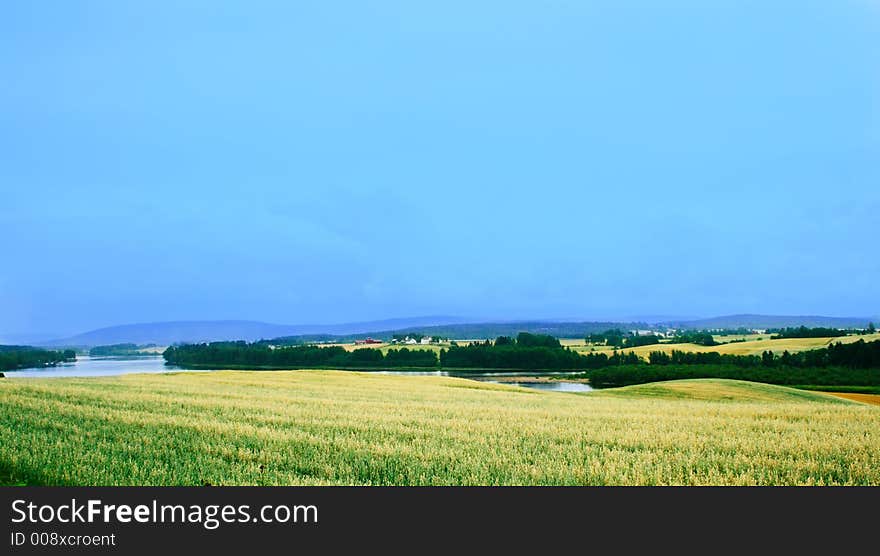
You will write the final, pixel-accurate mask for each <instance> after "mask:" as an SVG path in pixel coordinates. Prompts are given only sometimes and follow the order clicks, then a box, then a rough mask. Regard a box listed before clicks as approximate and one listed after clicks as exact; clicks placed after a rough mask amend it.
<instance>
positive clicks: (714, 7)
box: [0, 0, 880, 333]
mask: <svg viewBox="0 0 880 556" xmlns="http://www.w3.org/2000/svg"><path fill="white" fill-rule="evenodd" d="M138 4H140V5H138ZM878 237H880V2H877V1H873V0H859V1H846V0H835V1H830V0H826V1H823V2H810V1H805V0H797V1H774V2H766V1H755V2H747V1H735V2H721V1H718V2H704V1H693V2H647V1H646V2H637V3H632V2H617V1H615V2H611V1H608V2H601V3H600V2H587V1H570V2H563V1H552V2H551V1H543V2H539V1H533V2H512V1H498V2H489V1H485V2H472V1H466V2H454V1H450V0H444V1H442V2H411V1H400V2H344V3H343V2H332V1H328V0H321V1H316V2H303V1H296V2H277V3H263V2H235V3H229V4H228V5H226V4H223V3H221V2H217V1H210V2H204V3H198V2H142V3H136V2H114V1H108V2H25V1H20V2H5V3H4V4H3V7H2V8H0V249H2V259H0V261H2V262H0V332H51V333H72V332H78V331H82V330H85V329H89V328H94V327H99V326H106V325H112V324H120V323H127V322H143V321H157V320H179V319H255V320H265V321H271V322H280V323H327V322H341V321H353V320H369V319H378V318H387V317H401V316H415V315H425V314H444V315H463V316H470V317H486V318H496V319H510V318H524V317H536V318H538V317H539V318H548V317H560V318H564V317H570V318H584V319H592V318H609V317H625V316H631V315H656V314H664V315H695V316H700V315H715V314H727V313H740V312H760V313H774V314H826V315H869V316H872V315H877V314H878V313H880V285H878V284H880V256H878V253H880V249H878V245H880V242H878Z"/></svg>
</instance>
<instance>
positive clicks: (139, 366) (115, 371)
mask: <svg viewBox="0 0 880 556" xmlns="http://www.w3.org/2000/svg"><path fill="white" fill-rule="evenodd" d="M202 371H204V369H202ZM168 372H186V370H185V369H181V368H180V367H175V366H173V365H165V359H164V358H163V357H162V356H161V355H158V356H156V357H89V356H88V355H80V356H77V358H76V362H75V363H65V364H63V365H58V366H57V367H44V368H40V369H23V370H20V371H5V373H4V374H5V375H6V376H7V377H9V378H16V377H21V378H28V377H36V378H52V377H88V376H113V375H127V374H133V373H168ZM266 372H271V371H266ZM372 372H376V373H379V374H395V375H412V376H455V377H458V378H468V379H472V380H479V381H483V382H491V383H494V384H509V385H511V386H521V387H523V388H533V389H535V390H552V391H555V392H589V391H590V390H592V388H591V387H590V385H589V384H583V383H580V382H565V381H553V382H503V383H502V382H501V381H497V380H492V378H493V377H500V376H523V377H525V376H534V375H535V373H530V372H527V371H521V372H505V373H491V372H488V373H466V374H465V373H462V374H455V373H454V372H453V373H449V372H447V371H372Z"/></svg>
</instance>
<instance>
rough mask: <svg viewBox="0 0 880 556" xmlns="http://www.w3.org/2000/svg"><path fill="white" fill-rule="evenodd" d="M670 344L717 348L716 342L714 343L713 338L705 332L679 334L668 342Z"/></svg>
mask: <svg viewBox="0 0 880 556" xmlns="http://www.w3.org/2000/svg"><path fill="white" fill-rule="evenodd" d="M669 343H670V344H697V345H698V346H717V345H718V342H716V341H715V337H714V336H713V335H712V334H711V333H710V332H706V331H690V332H679V333H678V334H676V335H675V336H674V337H673V338H672V340H670V341H669Z"/></svg>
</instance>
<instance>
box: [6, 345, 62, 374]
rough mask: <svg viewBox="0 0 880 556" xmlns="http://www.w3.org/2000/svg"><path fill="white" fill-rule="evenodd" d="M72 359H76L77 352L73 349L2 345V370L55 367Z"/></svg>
mask: <svg viewBox="0 0 880 556" xmlns="http://www.w3.org/2000/svg"><path fill="white" fill-rule="evenodd" d="M70 361H76V352H75V351H73V350H72V349H65V350H62V351H52V350H46V349H39V348H34V347H30V346H0V371H10V370H14V369H29V368H33V367H54V366H55V365H58V364H59V363H67V362H70Z"/></svg>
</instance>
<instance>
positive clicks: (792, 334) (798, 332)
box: [769, 326, 846, 340]
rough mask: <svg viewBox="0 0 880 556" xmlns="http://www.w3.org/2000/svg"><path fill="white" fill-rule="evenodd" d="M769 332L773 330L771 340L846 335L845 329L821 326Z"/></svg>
mask: <svg viewBox="0 0 880 556" xmlns="http://www.w3.org/2000/svg"><path fill="white" fill-rule="evenodd" d="M769 332H771V333H772V332H775V334H773V335H771V336H770V339H771V340H780V339H782V338H837V337H839V336H846V330H840V329H837V328H822V327H816V328H807V327H806V326H799V327H797V328H780V329H771V330H769Z"/></svg>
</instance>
